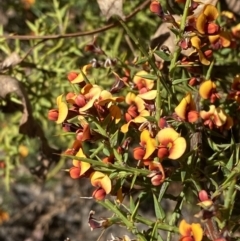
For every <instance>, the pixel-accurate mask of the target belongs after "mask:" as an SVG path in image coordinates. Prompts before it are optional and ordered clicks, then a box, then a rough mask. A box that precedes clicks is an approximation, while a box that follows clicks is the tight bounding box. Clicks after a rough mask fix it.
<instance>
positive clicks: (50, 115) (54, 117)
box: [48, 109, 59, 121]
mask: <svg viewBox="0 0 240 241" xmlns="http://www.w3.org/2000/svg"><path fill="white" fill-rule="evenodd" d="M58 114H59V112H58V110H57V109H52V110H49V111H48V119H49V120H51V121H57V119H58Z"/></svg>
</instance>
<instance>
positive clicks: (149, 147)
mask: <svg viewBox="0 0 240 241" xmlns="http://www.w3.org/2000/svg"><path fill="white" fill-rule="evenodd" d="M140 140H141V142H142V143H145V148H146V152H145V155H144V157H143V159H147V158H148V157H149V156H150V155H152V153H153V152H154V151H155V149H156V143H155V140H154V139H153V138H151V134H150V132H149V131H148V130H143V131H142V133H141V135H140Z"/></svg>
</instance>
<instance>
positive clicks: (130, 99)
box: [125, 92, 136, 105]
mask: <svg viewBox="0 0 240 241" xmlns="http://www.w3.org/2000/svg"><path fill="white" fill-rule="evenodd" d="M135 97H136V95H135V94H134V93H132V92H130V93H128V94H127V95H126V98H125V102H126V103H127V104H128V105H131V104H133V103H134V101H135Z"/></svg>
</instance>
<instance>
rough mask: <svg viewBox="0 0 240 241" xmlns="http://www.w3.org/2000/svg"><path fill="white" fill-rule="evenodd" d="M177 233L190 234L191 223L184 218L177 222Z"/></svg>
mask: <svg viewBox="0 0 240 241" xmlns="http://www.w3.org/2000/svg"><path fill="white" fill-rule="evenodd" d="M179 233H180V234H181V235H182V236H191V225H190V224H189V223H187V222H186V221H185V220H184V219H183V220H182V221H181V222H180V224H179Z"/></svg>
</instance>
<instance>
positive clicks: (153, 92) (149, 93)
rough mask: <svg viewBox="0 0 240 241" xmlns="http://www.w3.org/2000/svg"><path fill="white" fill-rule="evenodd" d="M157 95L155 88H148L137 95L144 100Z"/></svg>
mask: <svg viewBox="0 0 240 241" xmlns="http://www.w3.org/2000/svg"><path fill="white" fill-rule="evenodd" d="M156 96H157V90H150V91H147V92H145V93H143V94H139V95H138V97H140V98H142V99H144V100H153V99H155V98H156Z"/></svg>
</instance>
